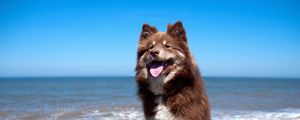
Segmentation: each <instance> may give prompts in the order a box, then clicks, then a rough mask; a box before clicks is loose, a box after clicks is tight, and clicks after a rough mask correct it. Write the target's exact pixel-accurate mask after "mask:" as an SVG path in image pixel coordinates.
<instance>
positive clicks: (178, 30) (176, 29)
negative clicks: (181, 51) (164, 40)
mask: <svg viewBox="0 0 300 120" xmlns="http://www.w3.org/2000/svg"><path fill="white" fill-rule="evenodd" d="M167 33H168V34H169V35H171V36H172V37H174V38H176V39H178V40H183V41H187V40H186V33H185V30H184V28H183V25H182V23H181V21H177V22H176V23H175V24H174V25H172V24H168V28H167Z"/></svg>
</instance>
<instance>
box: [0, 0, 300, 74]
mask: <svg viewBox="0 0 300 120" xmlns="http://www.w3.org/2000/svg"><path fill="white" fill-rule="evenodd" d="M177 20H181V21H182V22H183V24H184V26H185V28H186V31H187V34H188V41H189V46H190V49H191V50H192V53H193V55H194V56H195V58H196V60H197V62H198V64H199V66H200V69H201V72H202V74H203V75H204V76H248V77H300V62H299V61H300V2H299V1H297V0H295V1H292V0H281V1H278V0H268V1H262V0H249V1H247V0H241V1H238V0H236V1H235V0H229V1H223V0H220V1H214V0H205V1H160V0H152V1H116V0H103V1H87V0H82V1H79V0H78V1H73V0H64V1H61V0H49V1H48V0H19V1H18V0H7V1H6V0H4V1H3V0H2V1H1V3H0V76H1V77H7V76H101V75H108V76H110V75H129V76H133V75H134V67H135V63H136V49H137V41H138V37H139V33H140V31H141V26H142V24H143V23H149V24H150V25H154V26H156V27H157V28H158V29H159V30H161V31H165V30H166V25H167V24H168V23H174V22H176V21H177Z"/></svg>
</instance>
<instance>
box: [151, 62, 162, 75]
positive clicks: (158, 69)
mask: <svg viewBox="0 0 300 120" xmlns="http://www.w3.org/2000/svg"><path fill="white" fill-rule="evenodd" d="M163 69H164V66H162V65H161V66H158V67H155V68H150V73H151V75H152V76H153V77H157V76H158V75H159V74H160V73H161V71H162V70H163Z"/></svg>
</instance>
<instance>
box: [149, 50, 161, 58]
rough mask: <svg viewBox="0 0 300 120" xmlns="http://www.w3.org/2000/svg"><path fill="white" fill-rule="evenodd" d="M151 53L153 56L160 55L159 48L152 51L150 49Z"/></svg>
mask: <svg viewBox="0 0 300 120" xmlns="http://www.w3.org/2000/svg"><path fill="white" fill-rule="evenodd" d="M150 55H151V56H152V57H157V56H158V55H159V50H151V51H150Z"/></svg>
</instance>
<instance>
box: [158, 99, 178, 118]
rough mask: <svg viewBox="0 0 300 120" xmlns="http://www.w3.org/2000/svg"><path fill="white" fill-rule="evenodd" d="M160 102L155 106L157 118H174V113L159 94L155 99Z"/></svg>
mask: <svg viewBox="0 0 300 120" xmlns="http://www.w3.org/2000/svg"><path fill="white" fill-rule="evenodd" d="M155 102H156V103H157V104H158V105H157V106H156V107H155V111H156V114H155V116H154V119H155V120H174V116H173V114H172V113H171V112H170V110H169V108H168V107H167V106H166V105H165V102H164V101H163V97H162V96H159V97H157V98H156V99H155Z"/></svg>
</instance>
